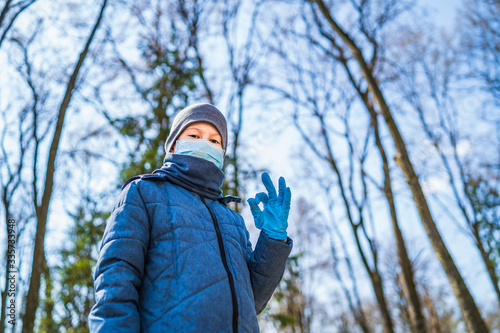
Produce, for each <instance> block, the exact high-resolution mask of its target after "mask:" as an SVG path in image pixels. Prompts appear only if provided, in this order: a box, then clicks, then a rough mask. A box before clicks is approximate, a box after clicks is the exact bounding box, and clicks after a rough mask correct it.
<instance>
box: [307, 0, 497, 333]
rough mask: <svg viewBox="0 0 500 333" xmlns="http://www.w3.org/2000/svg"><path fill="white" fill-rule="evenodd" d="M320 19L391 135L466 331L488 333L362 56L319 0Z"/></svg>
mask: <svg viewBox="0 0 500 333" xmlns="http://www.w3.org/2000/svg"><path fill="white" fill-rule="evenodd" d="M314 2H315V3H316V4H317V5H318V7H319V9H320V11H321V12H322V14H323V16H324V17H325V18H326V19H327V21H328V23H329V24H330V26H331V28H332V29H333V31H334V32H335V33H336V34H337V35H338V36H339V37H340V38H341V39H342V40H343V42H344V43H345V44H346V45H347V46H348V47H349V49H350V50H351V52H352V54H353V55H354V57H355V59H356V61H357V63H358V65H359V66H360V70H361V73H362V75H363V77H364V79H365V80H366V83H367V84H368V87H369V90H370V91H371V92H372V93H373V96H374V99H375V101H376V103H377V105H378V107H379V108H380V112H381V113H382V116H383V117H384V119H385V122H386V124H387V127H388V129H389V131H390V133H391V136H392V138H393V141H394V145H395V148H396V151H397V158H396V159H397V162H398V165H399V167H400V168H401V169H402V171H403V173H404V175H405V177H406V181H407V182H408V185H409V187H410V190H411V192H412V194H413V200H414V201H415V204H416V206H417V210H418V212H419V214H420V218H421V221H422V224H423V225H424V228H425V230H426V232H427V235H428V237H429V240H430V242H431V244H432V247H433V248H434V252H435V253H436V256H437V258H438V259H439V261H440V262H441V265H442V266H443V269H444V271H445V273H446V275H447V277H448V280H449V281H450V285H451V287H452V289H453V292H454V293H455V296H456V297H457V300H458V303H459V304H460V308H461V310H462V314H463V317H464V321H465V323H466V325H467V328H468V330H469V332H471V333H476V332H477V333H485V332H489V330H488V328H487V326H486V323H485V322H484V320H483V318H482V317H481V314H480V313H479V309H478V308H477V305H476V303H475V302H474V299H473V298H472V295H471V294H470V292H469V289H468V288H467V286H466V284H465V281H464V280H463V278H462V275H460V272H459V271H458V268H457V266H456V265H455V263H454V261H453V259H452V257H451V255H450V253H449V252H448V249H447V248H446V245H445V244H444V241H443V239H442V238H441V235H440V233H439V231H438V229H437V226H436V224H435V223H434V220H433V218H432V215H431V212H430V209H429V207H428V205H427V200H426V198H425V196H424V193H423V191H422V187H421V186H420V183H419V180H418V177H417V175H416V174H415V171H414V169H413V165H412V164H411V162H410V158H409V156H408V152H407V150H406V146H405V143H404V141H403V138H402V137H401V134H400V132H399V129H398V127H397V125H396V123H395V122H394V119H393V117H392V113H391V110H390V109H389V106H388V105H387V103H386V101H385V98H384V96H383V94H382V92H381V90H380V88H379V86H378V83H377V81H376V79H375V77H374V76H373V74H372V72H371V70H370V68H369V67H368V65H367V63H366V61H365V59H364V57H363V54H362V52H361V50H360V49H359V47H358V46H357V45H356V43H355V42H354V41H353V40H352V39H351V37H350V36H349V35H347V34H346V33H345V32H344V31H343V30H342V28H340V26H339V25H338V24H337V22H336V21H335V20H334V19H333V17H332V16H331V15H330V12H329V10H328V8H327V7H326V5H325V3H324V2H323V1H322V0H315V1H314Z"/></svg>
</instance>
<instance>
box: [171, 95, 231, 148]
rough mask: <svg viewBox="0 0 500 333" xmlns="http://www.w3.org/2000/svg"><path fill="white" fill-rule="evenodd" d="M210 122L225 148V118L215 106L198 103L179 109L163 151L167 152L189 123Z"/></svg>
mask: <svg viewBox="0 0 500 333" xmlns="http://www.w3.org/2000/svg"><path fill="white" fill-rule="evenodd" d="M200 121H203V122H207V123H210V124H212V125H213V126H214V127H215V128H216V129H217V131H218V132H219V134H220V136H221V138H222V149H224V153H226V148H227V122H226V118H225V117H224V115H223V114H222V112H220V111H219V110H218V109H217V108H216V107H215V106H213V105H211V104H208V103H199V104H194V105H191V106H188V107H187V108H185V109H183V110H182V111H180V112H179V113H178V114H177V115H176V116H175V118H174V122H173V124H172V128H171V129H170V134H169V136H168V138H167V141H165V152H166V153H169V152H170V149H171V148H172V146H173V145H174V143H175V141H176V140H177V138H178V137H179V135H180V134H181V133H182V132H183V131H184V130H185V129H186V128H187V127H188V126H189V125H191V124H193V123H196V122H200Z"/></svg>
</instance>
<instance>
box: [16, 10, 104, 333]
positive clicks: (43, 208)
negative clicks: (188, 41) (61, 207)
mask: <svg viewBox="0 0 500 333" xmlns="http://www.w3.org/2000/svg"><path fill="white" fill-rule="evenodd" d="M106 5H107V0H104V1H103V3H102V5H101V9H100V11H99V15H98V17H97V20H96V22H95V24H94V26H93V28H92V31H91V33H90V35H89V37H88V39H87V41H86V43H85V46H84V48H83V50H82V52H81V53H80V57H79V59H78V62H77V63H76V65H75V68H74V70H73V73H72V75H71V77H70V78H69V81H68V84H67V87H66V92H65V94H64V97H63V100H62V102H61V105H60V108H59V112H58V115H57V122H56V127H55V132H54V135H53V137H52V141H51V145H50V149H49V157H48V161H47V169H46V175H45V179H44V180H45V181H44V185H45V186H44V190H43V195H42V198H41V201H39V199H38V195H37V193H38V191H37V188H36V187H37V170H36V167H37V165H36V163H35V164H34V170H33V178H34V179H33V191H34V197H33V204H34V206H35V211H36V217H37V226H36V236H35V246H34V250H33V261H32V268H31V278H30V283H29V290H28V294H27V296H26V305H25V312H24V314H23V328H22V331H23V333H24V332H33V329H34V324H35V314H36V310H37V308H38V306H39V302H38V300H39V290H40V279H41V275H42V270H43V262H44V258H45V246H44V242H45V232H46V226H47V217H48V211H49V205H50V200H51V196H52V191H53V188H54V173H55V162H56V155H57V151H58V148H59V142H60V139H61V135H62V129H63V125H64V118H65V115H66V111H67V109H68V106H69V104H70V101H71V98H72V95H73V91H74V89H75V88H76V83H77V78H78V74H79V72H80V70H81V68H82V66H83V63H84V61H85V58H86V57H87V54H88V52H89V49H90V45H91V44H92V41H93V40H94V36H95V34H96V32H97V30H98V28H99V26H100V24H101V21H102V18H103V15H104V10H105V8H106ZM35 153H37V151H36V150H35Z"/></svg>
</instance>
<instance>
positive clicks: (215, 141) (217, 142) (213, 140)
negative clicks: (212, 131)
mask: <svg viewBox="0 0 500 333" xmlns="http://www.w3.org/2000/svg"><path fill="white" fill-rule="evenodd" d="M210 142H212V143H215V144H216V145H217V144H219V141H218V140H215V139H212V140H210Z"/></svg>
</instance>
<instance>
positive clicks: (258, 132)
mask: <svg viewBox="0 0 500 333" xmlns="http://www.w3.org/2000/svg"><path fill="white" fill-rule="evenodd" d="M437 10H438V11H437ZM499 51H500V2H499V1H497V0H464V1H448V2H446V1H444V2H431V1H423V0H420V1H411V0H401V1H393V0H350V1H347V0H343V1H340V0H330V1H327V0H325V1H320V0H317V1H300V0H295V1H293V0H289V1H285V0H283V1H277V0H252V1H250V0H249V1H247V0H244V1H232V0H224V1H217V0H198V1H195V0H192V1H184V0H176V1H175V0H165V1H159V0H158V1H154V0H135V1H132V0H98V1H97V0H87V1H81V0H2V1H0V114H1V118H0V186H1V198H2V205H1V206H0V212H1V214H2V215H1V216H2V217H1V219H0V223H1V225H2V227H1V229H0V230H1V231H0V239H1V241H0V244H1V246H0V254H1V256H2V260H1V261H0V264H1V267H2V269H1V270H0V272H1V276H0V291H1V305H2V307H1V318H0V332H87V331H88V328H87V315H88V313H89V311H90V308H91V306H92V304H93V302H94V296H93V280H92V269H93V266H94V264H95V260H96V258H97V255H98V243H99V241H100V239H101V237H102V233H103V230H104V227H105V221H106V219H107V217H109V215H110V211H111V210H112V208H113V205H114V202H115V200H116V198H117V195H118V193H119V191H120V187H121V184H122V183H123V182H124V181H125V180H126V179H127V178H129V177H131V176H133V175H136V174H142V173H148V172H152V171H153V170H154V169H156V168H158V167H159V166H161V164H162V159H163V155H164V152H163V143H164V140H165V138H166V137H167V135H168V133H169V128H170V124H171V121H172V119H173V117H174V116H175V114H176V113H177V112H178V111H179V110H181V109H182V108H184V107H185V106H187V105H190V104H193V103H197V102H209V103H212V104H214V105H216V106H217V107H218V108H219V109H220V110H222V112H223V113H224V114H225V115H226V117H227V119H228V123H229V131H230V135H229V148H228V152H227V155H226V157H225V167H224V172H225V173H226V181H225V183H224V188H223V189H224V193H225V194H231V195H237V196H240V197H242V198H243V199H246V198H248V197H251V196H253V195H254V194H255V193H256V192H258V191H262V190H263V188H262V185H261V184H260V174H261V173H262V171H269V172H270V173H271V175H272V178H273V179H274V181H275V182H276V181H277V178H278V176H281V175H283V176H285V178H286V179H287V183H288V184H289V186H290V187H291V188H292V195H293V201H292V210H291V213H290V221H289V224H290V227H289V235H290V236H291V237H292V238H293V239H294V250H293V252H292V257H291V258H290V260H289V262H288V265H287V268H286V271H285V275H284V279H283V281H282V283H281V285H280V286H279V288H278V289H277V291H276V293H275V295H274V297H273V299H272V301H271V302H270V304H269V306H268V308H267V309H266V310H265V311H264V312H263V313H262V314H261V315H260V316H259V322H260V326H261V329H262V330H263V331H264V332H274V331H279V332H365V333H366V332H382V331H383V332H465V331H468V332H481V333H484V332H488V331H491V332H500V311H499V308H500V289H499V288H500V286H499V276H500V220H499V213H500V211H499V204H500V198H499V187H500V186H499V182H500V145H499V139H500V131H499V130H500V127H499V126H500V112H499V107H500V83H499V78H500V52H499ZM243 202H245V200H243ZM232 208H233V209H235V210H237V211H239V212H241V213H242V214H243V216H244V217H245V219H246V221H247V227H248V229H249V230H250V232H251V237H252V240H253V241H254V243H255V239H256V236H257V234H258V231H257V230H256V229H255V227H254V225H253V221H252V218H251V216H250V213H249V209H248V207H247V205H246V204H243V205H237V206H233V207H232ZM9 221H10V222H9ZM11 235H12V236H11ZM12 304H14V306H12Z"/></svg>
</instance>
